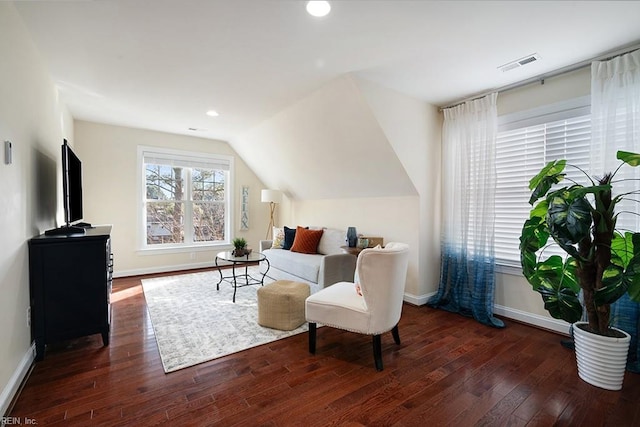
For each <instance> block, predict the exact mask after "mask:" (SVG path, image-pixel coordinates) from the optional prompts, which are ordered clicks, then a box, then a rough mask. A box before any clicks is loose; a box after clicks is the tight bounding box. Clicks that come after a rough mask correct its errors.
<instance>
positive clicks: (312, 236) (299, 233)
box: [291, 226, 323, 254]
mask: <svg viewBox="0 0 640 427" xmlns="http://www.w3.org/2000/svg"><path fill="white" fill-rule="evenodd" d="M322 231H323V230H309V229H306V228H302V227H300V226H298V227H296V237H295V239H294V240H293V246H291V252H300V253H303V254H316V253H318V243H320V238H321V237H322Z"/></svg>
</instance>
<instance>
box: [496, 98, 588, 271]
mask: <svg viewBox="0 0 640 427" xmlns="http://www.w3.org/2000/svg"><path fill="white" fill-rule="evenodd" d="M572 111H573V112H574V114H575V113H582V114H581V115H578V116H575V117H568V118H564V119H560V120H555V121H551V122H543V123H539V124H534V125H528V126H525V127H520V128H515V129H514V128H513V126H505V127H506V128H511V129H510V130H505V131H502V132H499V133H498V139H497V142H496V174H497V182H496V196H495V197H496V198H495V200H496V201H495V203H496V206H495V208H496V210H495V212H496V226H495V256H496V259H497V262H498V264H501V265H506V266H513V267H519V266H520V251H519V244H520V241H519V238H520V232H521V231H522V225H523V223H524V222H525V220H526V219H527V218H528V217H529V211H530V210H531V205H529V203H528V201H529V196H530V194H531V190H529V180H530V179H531V178H532V177H533V176H535V175H536V174H537V173H538V172H539V171H540V169H541V168H542V167H543V166H544V165H545V164H547V163H548V162H549V161H551V160H555V159H566V160H567V163H568V164H572V165H575V166H578V167H579V168H581V169H582V170H585V171H587V172H588V169H589V150H590V142H591V120H590V116H589V115H585V114H584V110H572ZM569 115H571V114H569ZM548 117H549V116H548V115H547V116H546V118H548ZM543 120H544V117H543ZM565 172H566V173H567V178H569V179H576V180H578V181H579V182H584V179H585V178H584V175H583V174H582V173H581V172H580V171H579V170H577V169H575V168H572V167H567V168H566V170H565ZM563 185H570V183H569V182H566V181H565V182H564V184H563ZM549 250H551V251H553V250H554V248H549ZM558 253H559V252H558Z"/></svg>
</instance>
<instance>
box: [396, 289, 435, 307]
mask: <svg viewBox="0 0 640 427" xmlns="http://www.w3.org/2000/svg"><path fill="white" fill-rule="evenodd" d="M435 294H436V292H431V293H428V294H424V295H413V294H410V293H408V292H405V293H404V297H403V298H402V299H403V300H404V301H406V302H408V303H409V304H413V305H425V304H426V303H427V301H428V300H429V298H431V297H432V296H433V295H435Z"/></svg>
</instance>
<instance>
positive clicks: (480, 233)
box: [428, 93, 504, 326]
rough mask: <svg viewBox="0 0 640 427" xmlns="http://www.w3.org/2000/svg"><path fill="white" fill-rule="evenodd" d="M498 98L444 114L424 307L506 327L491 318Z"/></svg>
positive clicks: (493, 283)
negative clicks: (431, 275)
mask: <svg viewBox="0 0 640 427" xmlns="http://www.w3.org/2000/svg"><path fill="white" fill-rule="evenodd" d="M497 97H498V94H497V93H493V94H491V95H488V96H486V97H484V98H481V99H477V100H473V101H469V102H466V103H464V104H461V105H458V106H455V107H452V108H448V109H446V110H445V111H444V124H443V134H442V145H443V168H444V179H443V202H444V209H443V215H444V223H443V229H444V231H443V241H442V264H441V271H440V284H439V288H438V293H437V294H436V295H435V296H434V297H433V298H431V299H430V300H429V302H428V304H429V305H430V306H432V307H438V308H442V309H445V310H449V311H454V312H459V313H462V314H465V315H470V316H473V317H474V318H475V319H476V320H478V321H479V322H482V323H485V324H488V325H491V326H504V325H503V323H502V321H500V320H499V319H496V318H494V317H493V294H494V286H495V255H494V217H495V215H494V210H495V186H496V172H495V144H496V138H497V133H498V126H497V116H498V114H497V108H496V100H497Z"/></svg>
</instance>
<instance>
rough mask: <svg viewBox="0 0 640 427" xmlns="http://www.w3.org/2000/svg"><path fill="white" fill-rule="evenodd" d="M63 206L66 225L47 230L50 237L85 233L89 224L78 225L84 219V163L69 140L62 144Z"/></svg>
mask: <svg viewBox="0 0 640 427" xmlns="http://www.w3.org/2000/svg"><path fill="white" fill-rule="evenodd" d="M62 204H63V207H64V221H65V225H63V226H62V227H59V228H54V229H52V230H47V231H46V232H45V234H48V235H67V234H77V233H84V232H85V228H87V227H90V226H91V225H90V224H87V223H77V221H80V220H81V219H82V216H83V214H82V162H81V161H80V159H79V158H78V156H76V154H75V153H74V152H73V150H72V149H71V147H70V146H69V144H68V143H67V140H66V139H65V140H64V143H63V144H62Z"/></svg>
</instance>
